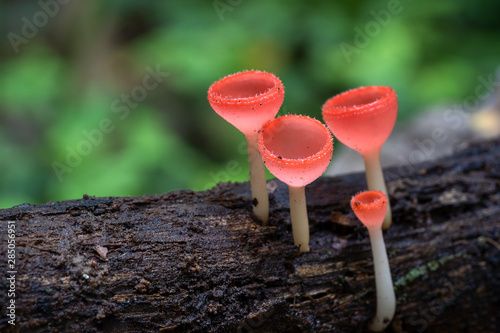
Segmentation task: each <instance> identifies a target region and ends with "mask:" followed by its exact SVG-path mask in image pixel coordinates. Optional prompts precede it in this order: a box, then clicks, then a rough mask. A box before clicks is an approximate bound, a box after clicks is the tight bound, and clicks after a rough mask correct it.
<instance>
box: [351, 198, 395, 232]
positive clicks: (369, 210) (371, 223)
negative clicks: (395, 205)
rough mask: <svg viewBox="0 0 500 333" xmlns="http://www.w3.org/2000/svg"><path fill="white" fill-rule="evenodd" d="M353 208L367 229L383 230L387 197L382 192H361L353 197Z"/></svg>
mask: <svg viewBox="0 0 500 333" xmlns="http://www.w3.org/2000/svg"><path fill="white" fill-rule="evenodd" d="M351 207H352V210H353V211H354V214H356V216H357V217H358V219H359V220H360V221H361V222H362V223H363V224H364V225H365V226H366V227H367V228H375V227H379V228H381V227H382V223H383V222H384V218H385V214H386V212H387V196H386V195H385V194H384V193H382V192H380V191H365V192H361V193H359V194H356V195H355V196H353V197H352V199H351Z"/></svg>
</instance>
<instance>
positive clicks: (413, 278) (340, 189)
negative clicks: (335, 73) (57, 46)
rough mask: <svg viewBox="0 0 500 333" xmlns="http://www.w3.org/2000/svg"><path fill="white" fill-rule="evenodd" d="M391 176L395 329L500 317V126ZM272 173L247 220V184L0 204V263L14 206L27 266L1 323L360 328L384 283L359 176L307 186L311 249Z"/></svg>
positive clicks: (487, 326) (449, 328) (491, 327)
mask: <svg viewBox="0 0 500 333" xmlns="http://www.w3.org/2000/svg"><path fill="white" fill-rule="evenodd" d="M386 177H387V178H388V187H389V191H390V196H391V203H392V207H393V217H394V225H393V227H391V229H390V230H388V231H387V232H385V240H386V244H387V249H388V253H389V258H390V263H391V269H392V275H393V279H394V281H395V284H396V296H397V299H398V305H397V311H396V316H395V318H394V321H393V323H392V324H391V326H390V327H389V329H388V331H389V332H400V331H406V332H423V331H426V332H467V331H468V332H498V331H500V324H499V316H498V314H499V313H500V301H499V297H500V282H499V281H500V280H499V275H500V269H499V264H500V263H499V260H500V246H499V244H498V241H499V238H500V219H499V214H500V194H499V193H500V191H499V189H500V141H499V140H496V141H490V142H483V143H478V144H473V145H470V146H469V147H467V148H466V149H465V150H463V151H460V152H458V153H457V154H455V155H454V156H452V157H448V158H445V159H443V160H440V161H437V162H431V163H425V164H421V165H414V166H409V167H408V168H400V169H397V168H396V169H389V170H386ZM269 185H270V186H269V187H270V193H271V194H270V204H271V219H270V225H269V226H267V227H262V226H260V225H259V224H257V223H256V222H255V221H254V220H253V219H252V216H251V205H250V203H249V186H248V184H219V185H218V186H217V187H216V188H214V189H212V190H210V191H206V192H200V193H195V192H191V191H177V192H172V193H167V194H164V195H146V196H141V197H134V198H95V197H89V196H84V197H83V199H81V200H71V201H63V202H57V203H47V204H44V205H37V206H31V205H22V206H17V207H14V208H11V209H5V210H1V211H0V220H1V221H2V222H1V223H0V228H1V229H0V231H1V235H2V245H1V248H2V251H1V253H2V258H1V259H0V269H1V271H2V272H7V270H9V267H7V258H6V254H5V253H6V251H4V249H7V239H8V238H7V235H8V222H7V221H14V222H15V223H14V224H15V231H16V248H15V250H16V262H15V267H14V269H15V270H16V271H17V273H15V279H16V289H15V302H16V303H15V306H16V310H15V315H16V320H15V323H16V325H15V326H12V325H10V324H8V322H7V321H8V320H9V317H7V315H6V314H7V309H6V307H7V304H8V302H9V301H10V300H11V299H12V298H10V297H8V295H7V291H8V289H9V286H10V284H9V281H8V280H6V279H5V278H3V279H1V281H0V290H2V293H1V294H0V300H1V302H0V303H1V304H2V312H1V313H2V315H1V319H0V331H2V332H18V331H19V332H330V331H332V332H333V331H336V332H337V331H338V332H362V331H363V330H364V327H365V325H366V323H367V321H368V320H369V319H370V318H371V317H372V316H373V314H374V311H375V292H374V286H375V284H374V279H373V266H372V258H371V253H370V243H369V239H368V236H367V232H366V230H365V229H364V227H362V225H361V224H360V223H359V222H357V221H356V220H355V219H354V215H353V213H352V212H351V210H350V208H349V199H350V197H351V196H352V195H353V194H354V193H355V192H358V191H360V190H362V189H364V188H365V186H366V185H365V180H364V175H362V174H352V175H347V176H343V177H338V178H322V179H320V180H318V181H317V182H315V183H314V184H312V185H311V186H309V187H308V188H307V200H308V210H309V218H310V224H311V252H309V253H299V252H297V251H296V249H295V248H294V247H293V241H292V236H291V230H290V221H289V213H288V191H287V188H286V186H284V185H283V184H281V183H279V182H275V181H271V182H270V184H269ZM103 248H106V249H107V250H108V252H107V254H106V253H105V251H104V249H103Z"/></svg>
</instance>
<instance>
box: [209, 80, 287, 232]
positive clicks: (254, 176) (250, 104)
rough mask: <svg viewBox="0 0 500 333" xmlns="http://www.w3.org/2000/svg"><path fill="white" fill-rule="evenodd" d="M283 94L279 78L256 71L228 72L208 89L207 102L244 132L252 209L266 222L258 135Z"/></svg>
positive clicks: (267, 207) (263, 181)
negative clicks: (228, 73) (229, 73)
mask: <svg viewBox="0 0 500 333" xmlns="http://www.w3.org/2000/svg"><path fill="white" fill-rule="evenodd" d="M284 96H285V88H284V87H283V84H282V83H281V81H280V79H278V78H277V77H276V76H275V75H273V74H270V73H266V72H261V71H253V70H252V71H245V72H240V73H236V74H232V75H228V76H226V77H224V78H222V79H220V80H219V81H217V82H215V83H214V84H212V85H211V86H210V88H209V89H208V101H209V103H210V105H211V106H212V108H213V109H214V111H215V112H217V114H218V115H220V116H221V117H222V118H224V119H225V120H226V121H227V122H229V123H230V124H232V125H233V126H234V127H236V128H237V129H239V130H240V131H241V132H242V133H243V134H244V135H245V138H246V140H247V149H248V163H249V166H250V186H251V191H252V203H253V212H254V214H255V216H257V218H258V219H259V220H260V221H262V223H263V224H264V225H266V224H267V221H268V219H269V198H268V195H267V185H266V173H265V170H264V165H263V164H262V159H261V157H260V155H259V149H258V146H257V136H258V132H259V130H260V129H261V127H262V126H263V125H264V124H265V123H266V122H268V121H270V120H271V119H273V118H274V117H275V116H276V114H277V113H278V111H279V109H280V107H281V104H282V103H283V99H284Z"/></svg>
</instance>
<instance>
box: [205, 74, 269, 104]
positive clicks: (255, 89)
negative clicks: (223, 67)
mask: <svg viewBox="0 0 500 333" xmlns="http://www.w3.org/2000/svg"><path fill="white" fill-rule="evenodd" d="M275 85H276V84H275V82H274V81H273V80H272V79H271V78H267V77H259V78H255V77H251V76H250V75H241V76H235V77H232V78H229V79H227V80H224V81H223V82H221V83H220V84H219V85H218V86H217V88H216V89H215V91H214V92H215V93H216V94H218V95H220V96H222V97H224V98H230V99H239V98H250V97H255V96H259V95H262V94H265V93H266V92H268V91H269V90H271V89H272V88H273V87H274V86H275Z"/></svg>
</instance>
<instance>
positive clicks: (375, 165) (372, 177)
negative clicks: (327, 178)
mask: <svg viewBox="0 0 500 333" xmlns="http://www.w3.org/2000/svg"><path fill="white" fill-rule="evenodd" d="M363 159H364V161H365V170H366V183H367V184H368V189H369V190H370V191H380V192H383V193H384V194H385V195H386V196H387V198H389V195H388V194H387V188H386V186H385V180H384V174H383V172H382V166H381V164H380V150H378V151H376V152H375V153H372V154H365V155H363ZM391 224H392V210H391V203H390V200H389V199H388V200H387V213H386V215H385V218H384V223H383V224H382V229H383V230H387V229H389V227H390V226H391Z"/></svg>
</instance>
